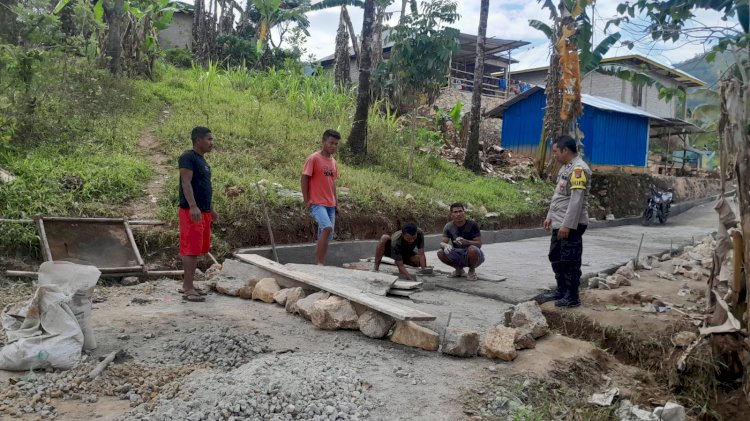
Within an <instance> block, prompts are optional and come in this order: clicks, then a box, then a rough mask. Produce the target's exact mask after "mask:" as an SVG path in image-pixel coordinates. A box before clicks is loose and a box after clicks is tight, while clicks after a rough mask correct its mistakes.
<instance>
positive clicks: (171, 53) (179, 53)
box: [164, 48, 193, 68]
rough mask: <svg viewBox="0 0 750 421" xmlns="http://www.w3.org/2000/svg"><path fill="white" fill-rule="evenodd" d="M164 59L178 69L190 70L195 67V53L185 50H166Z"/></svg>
mask: <svg viewBox="0 0 750 421" xmlns="http://www.w3.org/2000/svg"><path fill="white" fill-rule="evenodd" d="M164 59H165V60H166V61H167V63H170V64H172V65H174V66H176V67H183V68H190V67H191V66H192V65H193V53H192V52H191V51H190V50H186V49H184V48H172V49H169V50H164Z"/></svg>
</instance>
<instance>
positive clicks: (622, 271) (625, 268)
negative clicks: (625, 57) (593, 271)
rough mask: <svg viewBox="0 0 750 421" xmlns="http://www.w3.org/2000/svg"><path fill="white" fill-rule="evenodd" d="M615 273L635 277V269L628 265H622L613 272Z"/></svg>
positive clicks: (627, 277)
mask: <svg viewBox="0 0 750 421" xmlns="http://www.w3.org/2000/svg"><path fill="white" fill-rule="evenodd" d="M615 273H616V274H617V275H622V276H624V277H625V278H626V279H634V278H635V271H634V270H633V269H631V268H630V267H628V266H622V267H621V268H619V269H617V272H615Z"/></svg>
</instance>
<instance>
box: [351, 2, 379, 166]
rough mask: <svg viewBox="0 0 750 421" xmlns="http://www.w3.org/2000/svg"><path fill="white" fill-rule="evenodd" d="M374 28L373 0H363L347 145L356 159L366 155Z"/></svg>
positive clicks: (362, 158) (361, 159) (361, 158)
mask: <svg viewBox="0 0 750 421" xmlns="http://www.w3.org/2000/svg"><path fill="white" fill-rule="evenodd" d="M374 28H375V0H365V4H364V16H363V21H362V57H361V58H360V61H359V86H357V105H356V108H355V110H354V121H353V123H352V131H351V132H350V133H349V139H348V141H347V145H348V147H349V150H350V151H351V152H352V155H353V156H354V159H355V160H356V161H359V162H361V161H363V160H364V158H365V156H366V155H367V119H368V117H369V112H370V74H371V73H372V34H373V30H374Z"/></svg>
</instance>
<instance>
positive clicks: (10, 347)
mask: <svg viewBox="0 0 750 421" xmlns="http://www.w3.org/2000/svg"><path fill="white" fill-rule="evenodd" d="M68 301H70V298H69V296H67V295H66V294H64V293H63V292H62V291H60V289H59V288H58V287H56V286H54V285H45V286H40V287H39V288H37V290H36V292H35V293H34V297H33V298H32V299H31V301H29V302H28V303H27V304H26V305H25V306H23V307H21V308H19V309H16V310H13V309H10V308H9V307H6V309H5V311H3V314H2V316H1V319H2V320H1V321H2V324H3V328H4V329H5V333H6V335H7V337H8V343H7V345H5V347H3V349H2V350H0V369H2V370H11V371H24V370H34V369H44V368H48V367H52V368H59V369H63V370H67V369H69V368H72V367H73V366H75V365H76V364H77V363H78V361H80V359H81V348H82V347H83V333H82V332H81V328H80V327H79V326H78V321H77V320H76V318H75V316H74V315H73V311H72V310H71V309H70V307H69V306H68Z"/></svg>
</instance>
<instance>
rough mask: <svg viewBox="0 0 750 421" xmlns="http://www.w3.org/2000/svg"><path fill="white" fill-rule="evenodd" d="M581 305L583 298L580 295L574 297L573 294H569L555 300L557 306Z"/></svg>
mask: <svg viewBox="0 0 750 421" xmlns="http://www.w3.org/2000/svg"><path fill="white" fill-rule="evenodd" d="M580 305H581V300H580V299H579V298H578V297H573V296H572V294H568V295H567V296H565V297H563V298H562V299H559V300H557V301H555V307H563V308H571V307H578V306H580Z"/></svg>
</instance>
